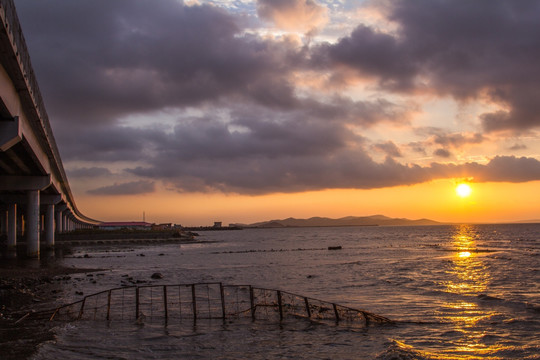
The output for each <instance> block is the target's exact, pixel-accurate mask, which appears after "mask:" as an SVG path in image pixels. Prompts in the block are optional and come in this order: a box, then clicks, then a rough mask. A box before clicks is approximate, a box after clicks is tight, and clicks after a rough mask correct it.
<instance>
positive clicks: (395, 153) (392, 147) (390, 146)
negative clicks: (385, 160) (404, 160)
mask: <svg viewBox="0 0 540 360" xmlns="http://www.w3.org/2000/svg"><path fill="white" fill-rule="evenodd" d="M373 148H374V149H375V150H378V151H381V152H383V153H385V154H386V155H387V156H390V157H402V156H403V154H402V153H401V150H399V148H398V147H397V145H396V144H394V143H393V142H392V141H387V142H385V143H380V144H375V145H373Z"/></svg>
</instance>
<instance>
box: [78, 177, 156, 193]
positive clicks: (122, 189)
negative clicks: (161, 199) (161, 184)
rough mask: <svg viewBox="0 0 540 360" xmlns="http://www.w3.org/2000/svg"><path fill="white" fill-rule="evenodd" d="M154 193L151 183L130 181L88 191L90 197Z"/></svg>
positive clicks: (153, 185) (152, 183)
mask: <svg viewBox="0 0 540 360" xmlns="http://www.w3.org/2000/svg"><path fill="white" fill-rule="evenodd" d="M154 191H155V183H154V182H153V181H144V180H141V181H131V182H126V183H120V184H118V183H115V184H114V185H110V186H104V187H100V188H97V189H93V190H88V191H87V193H88V194H92V195H139V194H148V193H152V192H154Z"/></svg>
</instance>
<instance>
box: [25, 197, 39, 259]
mask: <svg viewBox="0 0 540 360" xmlns="http://www.w3.org/2000/svg"><path fill="white" fill-rule="evenodd" d="M27 197H28V201H27V205H26V255H27V256H28V257H31V258H39V218H40V215H39V190H29V191H28V192H27Z"/></svg>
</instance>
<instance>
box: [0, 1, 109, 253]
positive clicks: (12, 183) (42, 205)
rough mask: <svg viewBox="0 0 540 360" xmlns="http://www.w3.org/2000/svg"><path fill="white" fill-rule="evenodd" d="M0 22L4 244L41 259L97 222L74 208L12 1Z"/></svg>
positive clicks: (0, 220) (0, 221)
mask: <svg viewBox="0 0 540 360" xmlns="http://www.w3.org/2000/svg"><path fill="white" fill-rule="evenodd" d="M0 21H1V25H0V231H1V233H0V239H3V240H4V245H5V246H4V247H5V248H6V249H7V251H6V253H7V254H10V255H11V256H14V255H15V254H16V249H17V245H18V244H17V241H18V239H19V245H20V244H23V242H22V240H25V243H26V255H27V256H28V257H32V258H39V256H40V248H41V247H42V246H43V247H48V248H51V247H53V246H54V243H55V234H57V233H61V232H66V231H72V230H76V229H83V228H91V227H93V226H94V225H97V224H98V223H99V221H96V220H93V219H91V218H88V217H86V216H84V215H83V214H82V213H81V212H80V211H79V210H78V209H77V206H76V205H75V201H74V198H73V194H72V193H71V189H70V187H69V182H68V179H67V176H66V174H65V171H64V167H63V165H62V160H61V158H60V155H59V152H58V148H57V146H56V142H55V140H54V136H53V133H52V130H51V126H50V124H49V118H48V116H47V112H46V111H45V106H44V104H43V99H42V97H41V93H40V91H39V87H38V84H37V81H36V77H35V75H34V71H33V69H32V65H31V63H30V56H29V54H28V51H27V48H26V43H25V41H24V37H23V34H22V30H21V26H20V24H19V20H18V17H17V13H16V11H15V6H14V3H13V0H0ZM40 236H42V237H44V241H43V242H40Z"/></svg>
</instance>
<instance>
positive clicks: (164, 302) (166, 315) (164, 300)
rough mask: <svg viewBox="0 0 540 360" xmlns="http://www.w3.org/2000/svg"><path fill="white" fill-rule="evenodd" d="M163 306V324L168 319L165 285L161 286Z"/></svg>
mask: <svg viewBox="0 0 540 360" xmlns="http://www.w3.org/2000/svg"><path fill="white" fill-rule="evenodd" d="M163 306H164V309H165V322H167V320H168V319H169V309H168V308H167V285H163Z"/></svg>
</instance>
